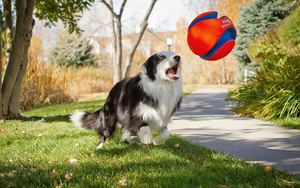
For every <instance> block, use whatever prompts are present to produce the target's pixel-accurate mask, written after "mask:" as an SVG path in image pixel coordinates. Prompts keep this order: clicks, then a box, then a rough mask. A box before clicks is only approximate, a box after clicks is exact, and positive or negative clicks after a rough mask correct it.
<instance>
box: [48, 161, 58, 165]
mask: <svg viewBox="0 0 300 188" xmlns="http://www.w3.org/2000/svg"><path fill="white" fill-rule="evenodd" d="M56 161H57V160H53V161H48V163H49V164H52V163H54V162H56Z"/></svg>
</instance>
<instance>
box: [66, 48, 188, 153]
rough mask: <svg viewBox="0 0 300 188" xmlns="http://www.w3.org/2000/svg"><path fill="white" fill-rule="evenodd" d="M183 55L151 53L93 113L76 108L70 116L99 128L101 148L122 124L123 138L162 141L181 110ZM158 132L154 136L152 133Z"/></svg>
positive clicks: (80, 124)
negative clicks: (131, 75)
mask: <svg viewBox="0 0 300 188" xmlns="http://www.w3.org/2000/svg"><path fill="white" fill-rule="evenodd" d="M181 64H182V62H181V58H180V56H178V55H176V54H175V53H174V52H171V51H162V52H159V53H156V54H154V55H152V56H151V57H149V58H148V59H147V60H146V62H145V63H144V64H143V65H142V68H141V73H139V74H138V75H137V76H135V77H132V78H126V79H124V80H121V81H120V82H119V83H117V84H116V85H115V86H114V87H113V88H112V90H111V91H110V93H109V95H108V97H107V99H106V102H105V104H104V106H103V107H102V108H101V109H100V110H98V111H96V112H93V113H90V112H86V111H76V112H74V113H73V114H72V115H71V117H70V120H71V121H72V122H73V123H74V124H75V126H76V127H78V128H86V129H92V130H95V131H97V132H98V135H99V144H98V146H97V147H96V149H101V148H102V146H103V144H104V142H105V140H106V139H107V138H109V137H111V136H112V135H113V133H114V132H115V131H117V126H116V125H117V123H120V124H121V134H122V136H121V140H122V141H125V142H128V143H134V142H135V141H140V142H141V143H142V144H151V143H153V144H154V145H159V144H163V143H164V142H165V141H166V140H167V139H168V138H169V132H168V129H167V125H168V123H169V122H170V119H171V116H172V115H173V114H174V113H175V112H176V111H178V110H179V108H180V103H181V98H182V78H181ZM153 132H157V133H158V135H157V136H155V137H154V138H152V133H153Z"/></svg>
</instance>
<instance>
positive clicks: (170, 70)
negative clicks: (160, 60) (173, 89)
mask: <svg viewBox="0 0 300 188" xmlns="http://www.w3.org/2000/svg"><path fill="white" fill-rule="evenodd" d="M168 75H169V76H172V77H173V76H175V71H174V70H173V69H169V70H168Z"/></svg>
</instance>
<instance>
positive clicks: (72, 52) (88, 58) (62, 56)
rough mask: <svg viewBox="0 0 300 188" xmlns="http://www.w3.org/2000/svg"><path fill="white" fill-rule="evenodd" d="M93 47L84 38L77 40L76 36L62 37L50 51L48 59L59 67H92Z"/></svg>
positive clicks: (94, 58)
mask: <svg viewBox="0 0 300 188" xmlns="http://www.w3.org/2000/svg"><path fill="white" fill-rule="evenodd" d="M92 49H93V46H92V45H91V44H89V40H87V39H86V38H84V39H78V38H77V37H76V35H74V34H73V35H63V36H62V37H61V38H60V39H59V40H58V42H57V43H56V45H55V47H54V49H53V50H52V51H51V56H50V59H51V60H52V61H53V62H55V63H56V64H57V65H59V66H73V67H78V66H83V65H84V64H86V65H87V64H88V65H94V64H95V61H96V57H95V55H94V54H93V53H92Z"/></svg>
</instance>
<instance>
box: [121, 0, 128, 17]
mask: <svg viewBox="0 0 300 188" xmlns="http://www.w3.org/2000/svg"><path fill="white" fill-rule="evenodd" d="M126 2H127V0H123V3H122V5H121V8H120V13H119V16H120V18H121V17H122V14H123V12H124V7H125V4H126Z"/></svg>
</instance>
